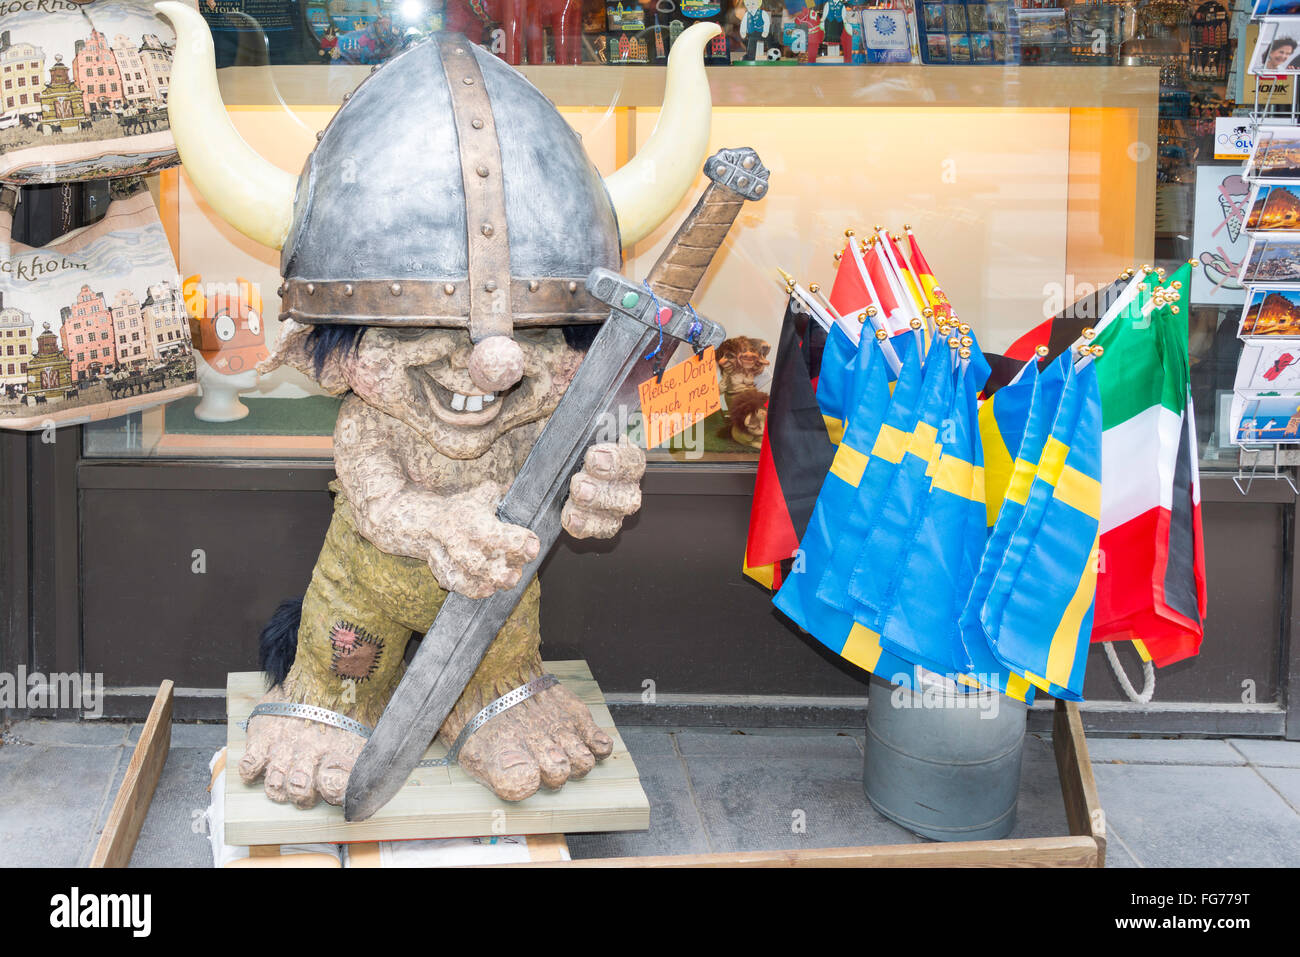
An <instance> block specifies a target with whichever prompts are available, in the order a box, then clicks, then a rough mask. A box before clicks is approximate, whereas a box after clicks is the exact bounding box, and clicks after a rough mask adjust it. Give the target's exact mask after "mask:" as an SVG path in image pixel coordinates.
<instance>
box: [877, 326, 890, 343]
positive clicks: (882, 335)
mask: <svg viewBox="0 0 1300 957" xmlns="http://www.w3.org/2000/svg"><path fill="white" fill-rule="evenodd" d="M876 338H877V339H879V340H880V341H881V342H884V341H885V340H886V339H888V338H889V333H887V332H886V331H885V330H884V329H877V330H876Z"/></svg>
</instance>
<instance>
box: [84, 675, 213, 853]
mask: <svg viewBox="0 0 1300 957" xmlns="http://www.w3.org/2000/svg"><path fill="white" fill-rule="evenodd" d="M171 743H172V682H171V681H170V680H168V681H164V682H163V683H162V685H161V686H160V687H159V688H158V696H157V697H156V698H154V699H153V707H152V708H150V709H149V717H148V719H147V720H146V721H145V723H144V729H143V730H142V731H141V732H140V740H139V741H137V742H136V745H135V751H134V752H132V754H131V763H130V764H128V765H127V766H126V777H124V778H123V779H122V786H121V787H120V788H118V790H117V798H116V799H115V800H114V801H113V809H112V810H111V811H110V812H109V814H108V823H107V824H105V825H104V833H103V834H101V835H100V836H99V845H98V846H97V847H96V848H95V855H94V857H92V858H91V859H90V866H91V867H126V866H127V865H128V864H130V863H131V852H132V851H134V850H135V842H136V840H137V839H138V838H139V837H140V829H141V828H142V827H144V819H145V816H146V815H148V813H149V805H150V803H151V802H152V801H153V792H154V789H155V788H157V787H158V778H159V777H160V776H161V775H162V769H163V765H164V764H166V763H167V751H168V749H169V748H170V747H171ZM227 776H229V775H227Z"/></svg>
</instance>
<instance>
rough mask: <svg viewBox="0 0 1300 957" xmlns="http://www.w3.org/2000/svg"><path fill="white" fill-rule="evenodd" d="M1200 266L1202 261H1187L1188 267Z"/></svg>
mask: <svg viewBox="0 0 1300 957" xmlns="http://www.w3.org/2000/svg"><path fill="white" fill-rule="evenodd" d="M1200 264H1201V261H1200V260H1199V259H1189V260H1187V265H1189V266H1199V265H1200Z"/></svg>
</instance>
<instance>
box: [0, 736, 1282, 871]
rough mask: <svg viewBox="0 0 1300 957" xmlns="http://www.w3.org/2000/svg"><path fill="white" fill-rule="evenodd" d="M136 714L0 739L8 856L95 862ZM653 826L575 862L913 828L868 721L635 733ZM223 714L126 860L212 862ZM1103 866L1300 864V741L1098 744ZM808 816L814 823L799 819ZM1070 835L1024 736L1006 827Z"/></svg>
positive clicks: (189, 754) (175, 758) (604, 837)
mask: <svg viewBox="0 0 1300 957" xmlns="http://www.w3.org/2000/svg"><path fill="white" fill-rule="evenodd" d="M139 732H140V725H138V724H136V725H130V724H109V723H99V722H63V721H25V722H20V723H18V724H15V725H14V726H13V727H12V728H10V729H9V730H8V731H7V732H6V733H5V734H4V735H3V739H2V740H3V743H0V866H11V867H13V866H18V867H22V866H28V867H32V866H84V865H86V864H87V863H88V862H89V861H90V856H91V854H92V853H93V851H94V848H95V843H96V841H97V840H98V838H99V834H100V831H101V830H102V829H103V826H104V820H105V818H106V817H107V816H108V812H109V808H110V807H111V806H112V803H113V798H114V796H115V795H116V793H117V788H118V785H119V784H120V783H121V779H122V776H123V774H125V771H126V766H127V762H128V761H129V760H130V757H131V749H132V748H133V746H134V744H135V740H136V736H137V735H138V734H139ZM623 737H624V739H625V740H626V741H627V745H628V748H629V750H630V751H631V753H632V757H633V759H634V760H635V761H636V764H637V768H638V769H639V770H640V772H641V781H642V784H643V785H644V787H645V790H646V793H647V795H648V796H649V798H650V808H651V825H650V830H649V831H642V832H626V833H611V834H575V835H571V836H570V837H569V847H570V850H571V851H572V853H573V856H574V857H610V856H623V855H643V854H686V853H700V852H709V851H741V850H772V849H784V848H799V847H837V846H852V845H863V844H900V843H908V842H913V841H916V840H918V839H917V838H916V837H914V836H912V835H911V834H910V833H908V832H907V831H905V830H903V829H902V828H901V827H899V826H897V825H896V824H893V823H892V822H890V821H888V820H886V819H885V818H883V817H882V816H881V815H880V814H878V813H877V812H876V811H875V810H874V809H873V808H872V807H871V806H870V804H868V803H867V801H866V799H865V797H864V796H863V792H862V757H863V752H862V747H863V735H862V733H861V731H847V730H846V731H841V732H835V731H809V732H802V731H795V730H785V729H765V730H744V729H735V730H713V729H691V728H686V729H680V730H665V729H661V728H625V729H623ZM224 740H225V729H224V727H222V726H220V725H188V724H176V725H174V726H173V728H172V748H171V752H170V754H169V756H168V759H167V765H166V767H165V768H164V770H163V775H162V779H161V781H160V782H159V785H158V791H157V793H156V794H155V796H154V800H153V805H152V807H151V808H150V811H149V817H148V819H147V820H146V822H145V827H144V831H143V832H142V834H141V835H140V840H139V842H138V844H137V845H136V851H135V856H134V858H133V859H132V862H131V863H132V865H133V866H184V867H210V866H211V864H212V857H211V850H210V847H209V845H208V840H207V837H206V835H205V834H204V832H203V826H202V813H203V810H204V808H206V807H207V804H208V800H209V795H208V793H207V786H208V761H209V759H210V758H211V757H212V754H213V752H214V751H215V750H217V749H218V748H219V747H220V746H221V745H222V744H223V743H224ZM1088 744H1089V748H1090V750H1091V754H1092V762H1093V768H1094V771H1095V773H1096V777H1097V787H1098V790H1099V792H1100V796H1101V803H1102V807H1103V808H1104V809H1105V812H1106V820H1107V825H1108V831H1109V837H1110V840H1109V848H1108V859H1107V864H1108V866H1111V867H1146V866H1175V867H1177V866H1189V867H1205V866H1210V867H1213V866H1247V867H1297V866H1300V742H1286V741H1263V740H1248V739H1233V740H1226V741H1224V740H1205V739H1188V740H1166V739H1141V740H1133V739H1119V738H1090V739H1089V741H1088ZM797 811H802V812H803V815H802V818H803V820H804V821H806V829H805V830H804V831H803V832H802V833H796V831H795V829H794V828H792V826H791V822H792V819H793V816H794V815H795V813H796V812H797ZM1065 833H1067V828H1066V823H1065V810H1064V807H1063V805H1062V801H1061V795H1060V789H1059V784H1058V781H1057V775H1056V763H1055V760H1054V758H1053V755H1052V749H1051V739H1050V737H1049V736H1047V735H1037V734H1034V735H1030V736H1029V737H1028V738H1027V739H1026V746H1025V760H1024V767H1023V770H1022V776H1021V792H1020V805H1019V813H1018V820H1017V824H1016V829H1015V831H1014V832H1013V835H1012V836H1018V837H1038V836H1049V835H1059V834H1065Z"/></svg>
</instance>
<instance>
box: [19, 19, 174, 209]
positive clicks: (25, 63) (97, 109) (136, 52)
mask: <svg viewBox="0 0 1300 957" xmlns="http://www.w3.org/2000/svg"><path fill="white" fill-rule="evenodd" d="M174 47H175V36H174V35H173V33H172V31H171V29H170V28H169V27H168V26H167V24H166V22H165V21H164V20H163V19H162V18H161V17H159V16H158V14H157V12H156V11H155V10H154V9H153V4H152V3H149V2H148V0H89V2H84V3H73V2H70V0H59V2H57V3H52V4H50V5H49V8H48V9H47V8H46V6H45V5H42V9H41V11H39V12H37V11H34V10H30V9H28V8H27V5H24V4H9V5H8V6H6V7H4V8H3V10H0V70H2V71H3V76H4V83H5V86H4V89H3V90H0V182H4V183H9V184H11V185H31V184H37V183H57V182H71V181H77V180H92V179H101V180H102V179H109V178H112V177H114V176H129V175H138V174H143V173H148V172H153V171H156V170H160V169H165V168H166V167H168V166H173V165H175V163H176V162H177V159H176V149H175V146H174V145H173V143H172V138H171V134H170V132H169V131H168V128H167V126H168V123H167V106H166V104H167V89H168V84H169V82H170V81H169V78H170V74H171V60H172V52H173V49H174Z"/></svg>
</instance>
